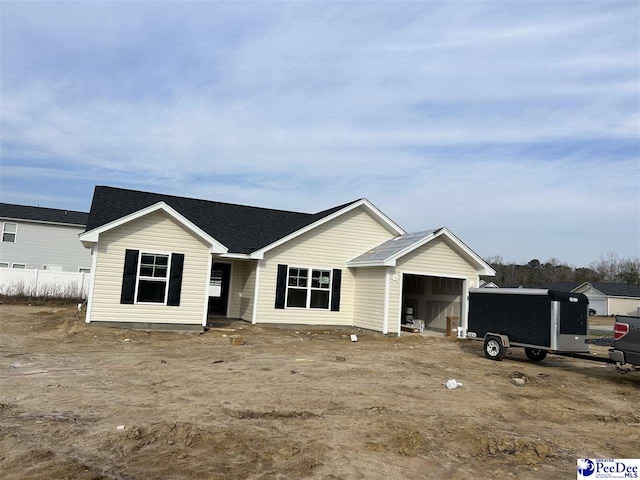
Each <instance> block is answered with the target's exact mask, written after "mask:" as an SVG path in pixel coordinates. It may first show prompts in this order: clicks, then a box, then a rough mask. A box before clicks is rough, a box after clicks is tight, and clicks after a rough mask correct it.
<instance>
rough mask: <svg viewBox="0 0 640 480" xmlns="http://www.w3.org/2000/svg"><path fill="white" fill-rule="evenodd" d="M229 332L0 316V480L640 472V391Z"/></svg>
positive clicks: (602, 374)
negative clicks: (626, 468)
mask: <svg viewBox="0 0 640 480" xmlns="http://www.w3.org/2000/svg"><path fill="white" fill-rule="evenodd" d="M227 328H228V329H230V328H234V329H235V331H234V332H230V331H220V330H215V329H213V330H210V331H209V332H207V333H205V334H179V333H167V332H145V331H131V330H119V329H110V328H102V327H93V326H85V324H84V323H83V319H82V318H77V317H74V310H73V309H72V308H65V307H36V306H33V307H28V306H9V305H0V472H2V474H1V476H2V478H3V479H27V478H28V479H62V478H74V479H75V478H78V479H103V478H108V479H147V478H154V479H159V478H162V479H190V478H194V479H245V478H249V479H274V478H275V479H296V478H312V479H327V480H328V479H343V478H344V479H376V478H381V479H385V480H389V479H400V478H408V479H411V478H416V479H424V478H437V479H441V478H447V479H468V478H481V479H485V478H522V479H541V478H554V479H560V478H567V479H571V478H576V459H578V458H582V457H590V458H594V457H597V458H612V457H614V458H637V457H638V456H640V453H639V452H640V408H639V406H640V374H639V373H631V374H628V375H620V374H619V373H617V372H616V371H615V370H614V369H613V368H612V367H611V366H608V365H605V364H600V363H597V362H587V361H581V360H574V359H568V358H564V357H558V356H550V357H549V358H547V360H545V361H544V362H542V363H540V364H534V363H530V362H528V361H526V357H525V356H524V354H523V352H521V351H518V350H517V349H514V350H513V351H512V352H510V353H509V355H508V356H507V358H506V359H505V360H503V361H502V362H493V361H490V360H486V359H485V358H484V357H483V355H482V346H481V344H480V343H479V342H478V343H475V342H469V341H457V340H449V339H445V338H441V337H423V336H420V335H418V334H405V335H403V336H402V337H401V338H396V337H393V338H384V337H383V336H381V335H378V334H374V333H366V332H358V337H359V341H358V342H357V343H352V342H351V341H350V340H349V333H351V330H334V329H323V328H314V329H308V328H298V329H295V328H291V329H284V328H272V327H263V326H258V327H253V326H251V325H248V324H244V323H234V324H232V325H231V326H230V327H227ZM234 334H239V335H242V337H243V338H244V340H246V344H245V345H242V346H232V345H231V344H230V340H229V338H228V336H229V335H234ZM225 335H226V337H225ZM601 353H604V352H603V351H601ZM514 376H515V377H524V378H525V381H526V383H525V385H524V386H516V385H514V384H512V379H513V377H514ZM448 379H456V380H458V381H459V382H461V383H462V384H463V386H462V387H460V388H457V389H455V390H447V389H446V388H445V386H444V383H445V382H446V381H447V380H448ZM119 426H120V427H121V426H124V428H123V429H122V428H121V429H119V428H118V427H119Z"/></svg>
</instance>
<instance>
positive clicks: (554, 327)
mask: <svg viewBox="0 0 640 480" xmlns="http://www.w3.org/2000/svg"><path fill="white" fill-rule="evenodd" d="M588 308H589V300H588V299H587V297H586V296H585V295H583V294H581V293H569V292H561V291H558V290H551V289H537V288H535V289H534V288H472V289H469V323H468V328H467V338H471V339H474V340H483V341H484V353H485V356H486V357H487V358H490V359H493V360H499V359H501V358H502V357H504V356H505V354H506V349H507V348H509V347H514V346H515V347H524V349H525V353H526V354H527V357H529V359H531V360H535V361H537V360H542V359H543V358H544V357H546V355H547V353H548V352H551V353H588V352H589V346H588V345H587V343H586V339H587V335H588V333H589V323H588V322H589V315H588Z"/></svg>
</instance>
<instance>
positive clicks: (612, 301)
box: [607, 297, 640, 317]
mask: <svg viewBox="0 0 640 480" xmlns="http://www.w3.org/2000/svg"><path fill="white" fill-rule="evenodd" d="M608 307H609V308H608V309H607V311H608V312H609V315H630V316H632V317H635V316H637V315H640V311H639V310H638V308H640V298H617V297H609V305H608Z"/></svg>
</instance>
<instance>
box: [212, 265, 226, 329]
mask: <svg viewBox="0 0 640 480" xmlns="http://www.w3.org/2000/svg"><path fill="white" fill-rule="evenodd" d="M230 279H231V264H230V263H219V262H214V263H213V265H212V266H211V276H210V278H209V315H216V316H223V317H226V316H227V308H228V303H229V283H230Z"/></svg>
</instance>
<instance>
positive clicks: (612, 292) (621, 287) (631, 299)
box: [572, 282, 640, 316]
mask: <svg viewBox="0 0 640 480" xmlns="http://www.w3.org/2000/svg"><path fill="white" fill-rule="evenodd" d="M572 292H575V293H584V294H585V295H586V296H587V297H588V298H589V308H593V309H594V310H595V311H596V314H597V315H632V316H636V315H640V285H627V284H623V283H603V282H584V283H583V284H581V285H579V286H578V287H576V288H574V289H573V290H572Z"/></svg>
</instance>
